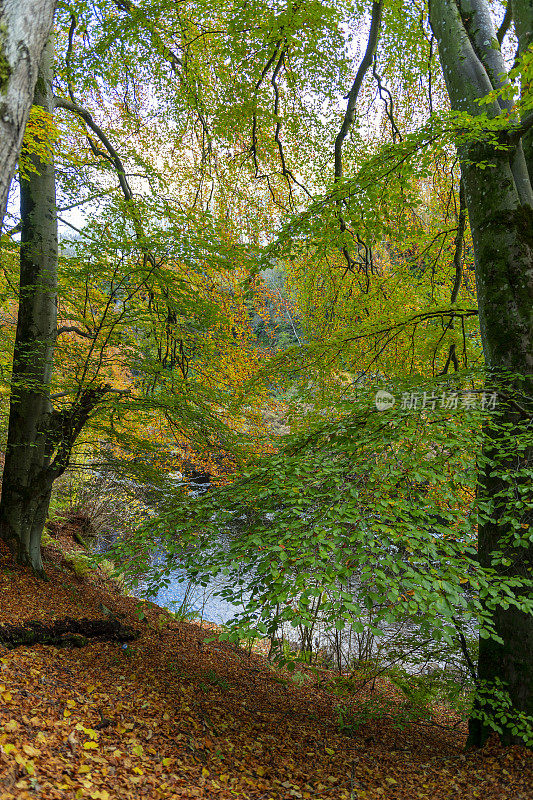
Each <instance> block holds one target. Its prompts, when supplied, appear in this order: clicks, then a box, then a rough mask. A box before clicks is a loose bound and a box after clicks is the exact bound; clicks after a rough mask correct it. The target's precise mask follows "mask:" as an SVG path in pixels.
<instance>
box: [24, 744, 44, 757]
mask: <svg viewBox="0 0 533 800" xmlns="http://www.w3.org/2000/svg"><path fill="white" fill-rule="evenodd" d="M22 749H23V750H24V752H25V753H26V755H27V756H40V755H41V751H40V750H37V748H35V747H32V746H31V744H25V745H23V746H22Z"/></svg>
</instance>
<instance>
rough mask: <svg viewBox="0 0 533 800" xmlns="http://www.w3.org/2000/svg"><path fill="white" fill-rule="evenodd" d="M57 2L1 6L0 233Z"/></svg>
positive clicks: (27, 0) (13, 1)
mask: <svg viewBox="0 0 533 800" xmlns="http://www.w3.org/2000/svg"><path fill="white" fill-rule="evenodd" d="M54 10H55V0H2V2H1V3H0V230H1V228H2V223H3V221H4V214H5V211H6V204H7V196H8V192H9V186H10V184H11V179H12V178H13V174H14V172H15V167H16V164H17V159H18V155H19V152H20V146H21V143H22V137H23V135H24V129H25V127H26V120H27V118H28V114H29V111H30V107H31V103H32V97H33V91H34V88H35V82H36V80H37V74H38V67H39V64H40V61H41V54H42V51H43V48H44V46H45V44H46V41H47V39H48V35H49V33H50V29H51V27H52V20H53V16H54Z"/></svg>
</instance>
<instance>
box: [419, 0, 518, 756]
mask: <svg viewBox="0 0 533 800" xmlns="http://www.w3.org/2000/svg"><path fill="white" fill-rule="evenodd" d="M531 6H532V3H531V0H522V2H520V0H515V2H513V16H514V19H515V25H516V27H517V30H520V29H521V27H520V26H521V25H522V26H523V20H522V18H521V17H520V8H521V7H523V8H524V9H526V10H528V12H530V11H531ZM430 20H431V25H432V28H433V31H434V33H435V36H436V39H437V41H438V45H439V56H440V60H441V64H442V68H443V72H444V77H445V81H446V86H447V90H448V94H449V97H450V101H451V105H452V108H453V109H456V110H460V111H466V112H468V113H469V114H470V115H472V116H477V115H480V114H482V113H486V114H487V115H488V116H489V117H495V116H497V115H498V114H500V113H501V111H502V110H503V109H505V108H506V105H505V103H503V102H500V101H497V100H495V101H494V102H493V103H491V104H489V105H488V106H487V105H485V106H482V107H480V106H479V105H478V103H477V102H476V100H478V99H479V98H481V97H484V96H485V95H486V94H487V93H488V92H489V91H491V90H492V89H493V88H499V87H500V86H501V85H503V84H504V83H505V82H506V81H507V80H508V79H507V72H506V69H505V65H504V62H503V59H502V57H501V53H500V51H499V44H498V40H497V37H496V31H495V28H494V25H493V20H492V18H491V14H490V9H489V6H488V3H487V2H486V0H432V1H431V4H430ZM506 142H507V144H508V147H507V148H506V149H503V150H502V149H499V148H497V147H495V146H494V144H493V143H492V142H490V141H489V139H488V138H487V140H486V141H480V140H479V139H478V141H476V142H470V143H464V144H462V145H461V146H460V147H458V154H459V158H460V160H461V174H462V180H463V182H464V186H465V194H466V202H467V208H468V215H469V221H470V228H471V231H472V239H473V244H474V257H475V269H476V285H477V295H478V306H479V321H480V328H481V337H482V343H483V350H484V356H485V363H486V367H487V371H488V375H489V379H490V381H491V382H492V386H493V387H494V388H496V389H498V391H499V393H500V396H499V405H498V409H497V413H496V414H495V415H494V417H493V419H492V420H489V421H488V422H487V424H486V429H485V442H484V447H483V453H482V458H481V460H480V469H479V479H478V496H479V500H480V501H482V502H483V501H484V502H486V503H487V504H489V506H490V507H491V512H490V515H489V517H484V516H480V520H479V525H478V557H479V562H480V564H481V566H482V567H484V568H488V569H490V568H493V569H495V570H496V574H500V575H501V576H502V579H509V578H512V577H513V576H514V577H517V578H519V579H521V580H523V581H528V580H529V581H531V576H532V574H533V573H532V570H533V547H531V546H529V547H524V546H520V547H514V546H513V541H514V538H515V536H514V532H515V529H514V526H513V524H512V523H510V522H509V517H514V520H513V521H514V522H515V524H516V526H517V527H518V529H519V530H523V529H527V526H528V525H533V518H532V508H533V501H532V497H531V492H532V487H531V478H530V477H528V471H530V470H531V469H532V467H533V446H532V445H531V436H530V437H529V446H527V447H525V448H524V449H523V450H520V451H518V450H517V451H516V452H513V451H514V449H515V447H516V441H517V440H518V438H519V437H520V436H521V437H522V443H523V442H524V430H525V431H527V429H528V425H529V428H530V421H531V417H532V414H533V209H532V203H533V192H532V181H531V176H530V174H529V170H528V166H527V165H528V162H529V163H531V161H530V158H531V153H530V147H529V144H528V142H527V141H526V137H525V136H520V137H518V139H517V137H516V135H515V136H514V137H513V135H512V131H509V134H508V135H507V136H506V135H505V134H504V135H503V137H502V143H503V144H505V143H506ZM487 162H489V164H490V166H488V167H487ZM511 374H512V375H513V376H514V377H513V378H512V379H509V377H508V376H509V375H511ZM520 492H522V494H523V499H524V504H523V506H522V507H519V506H518V505H515V504H514V497H515V496H516V493H520ZM497 550H501V551H502V552H503V554H504V557H505V559H506V565H505V566H503V564H502V563H501V562H500V563H496V562H495V560H494V553H495V552H496V551H497ZM522 596H523V590H520V589H518V590H517V591H516V594H515V597H516V599H517V600H518V601H520V598H521V597H522ZM487 607H488V605H487ZM492 616H493V620H494V625H495V630H496V632H497V634H498V636H499V637H500V638H501V640H502V641H501V642H497V641H496V640H495V639H493V638H491V639H485V638H480V642H479V645H480V650H479V661H478V680H479V681H480V686H481V687H483V686H485V687H487V686H490V685H493V684H494V683H495V682H497V681H498V680H499V681H502V682H503V683H504V684H505V685H506V687H507V691H508V693H509V696H510V699H511V701H512V703H513V707H514V709H515V711H517V712H523V713H525V714H526V715H533V616H532V615H531V614H526V613H524V612H522V611H520V610H518V609H517V608H516V607H515V606H513V605H512V604H511V605H510V606H508V607H507V608H506V607H505V604H499V605H496V607H495V608H494V610H493V611H492ZM481 704H482V700H480V701H479V703H478V706H477V709H475V711H477V712H479V711H480V709H481ZM484 709H485V711H486V712H488V713H489V714H490V713H491V707H490V705H486V706H484ZM503 727H504V733H503V735H502V737H501V738H502V740H503V741H504V742H505V743H510V742H513V741H519V737H517V736H516V735H515V734H513V732H512V724H509V725H505V724H504V726H503ZM489 732H490V728H489V727H488V726H487V725H486V724H485V722H484V721H483V720H482V719H480V718H479V714H478V713H474V714H473V716H472V719H471V721H470V735H469V744H471V745H476V746H480V745H482V744H483V743H484V741H485V739H486V737H487V735H488V733H489Z"/></svg>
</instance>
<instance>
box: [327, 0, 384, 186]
mask: <svg viewBox="0 0 533 800" xmlns="http://www.w3.org/2000/svg"><path fill="white" fill-rule="evenodd" d="M383 2H384V0H379V2H377V3H376V2H375V0H374V2H373V3H372V19H371V22H370V31H369V33H368V41H367V45H366V51H365V54H364V56H363V60H362V61H361V63H360V65H359V69H358V70H357V75H356V76H355V80H354V82H353V84H352V88H351V89H350V92H349V94H348V97H347V100H348V104H347V106H346V113H345V115H344V119H343V121H342V125H341V129H340V131H339V133H338V134H337V138H336V139H335V180H338V179H339V178H342V145H343V143H344V140H345V139H346V136H347V134H348V131H349V129H350V126H351V124H352V122H353V121H354V117H355V106H356V103H357V98H358V96H359V92H360V91H361V86H362V85H363V80H364V77H365V75H366V73H367V72H368V70H369V69H370V67H371V66H372V61H373V59H374V55H375V53H376V48H377V44H378V37H379V29H380V25H381V15H382V11H383Z"/></svg>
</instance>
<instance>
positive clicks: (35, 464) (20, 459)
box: [0, 38, 57, 573]
mask: <svg viewBox="0 0 533 800" xmlns="http://www.w3.org/2000/svg"><path fill="white" fill-rule="evenodd" d="M52 67H53V44H52V39H51V38H50V39H49V41H48V43H47V44H46V45H45V48H44V50H43V55H42V60H41V66H40V69H39V77H38V79H37V82H36V87H35V95H34V103H35V105H37V106H40V107H41V108H43V109H45V110H46V111H48V112H49V113H51V112H52V110H53V95H52ZM33 166H34V168H35V172H31V173H30V174H29V176H28V177H27V178H26V179H24V180H22V179H21V181H20V215H21V248H20V289H19V309H18V319H17V331H16V337H15V349H14V354H13V370H12V379H11V398H10V409H9V427H8V439H7V446H6V458H5V466H4V473H3V477H2V497H1V500H0V535H1V536H2V538H3V539H5V540H6V541H8V542H9V543H10V544H11V545H12V546H13V547H14V549H15V550H16V553H17V556H18V558H19V560H20V561H23V562H28V563H30V564H31V566H32V568H33V569H34V571H35V572H36V573H42V563H41V556H40V532H39V529H40V530H41V531H42V525H44V522H45V519H46V513H47V511H48V504H49V500H50V490H51V486H42V487H39V488H37V483H38V480H39V476H40V474H41V473H42V470H43V467H45V466H48V462H49V458H50V452H49V450H50V447H49V443H48V441H47V438H48V437H47V434H46V431H47V428H48V424H49V420H50V416H51V414H52V405H51V402H50V400H49V386H50V379H51V372H52V364H53V356H54V344H55V337H56V329H57V217H56V197H55V170H54V164H53V161H49V162H48V163H43V162H42V161H40V159H38V158H37V157H33Z"/></svg>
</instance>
